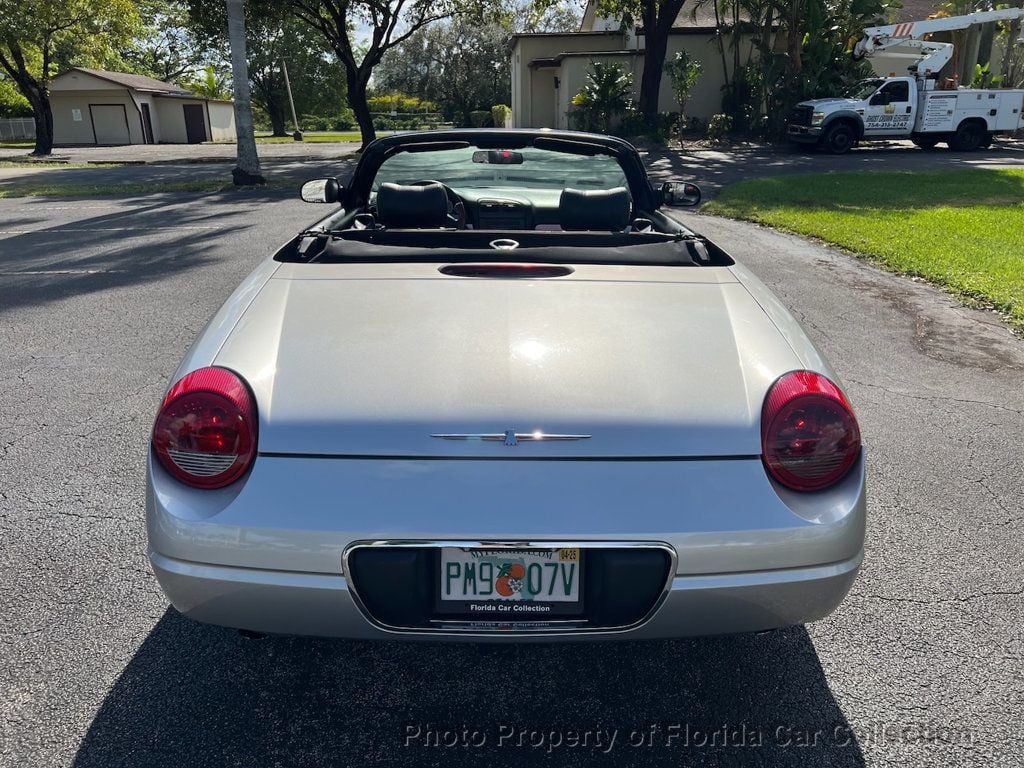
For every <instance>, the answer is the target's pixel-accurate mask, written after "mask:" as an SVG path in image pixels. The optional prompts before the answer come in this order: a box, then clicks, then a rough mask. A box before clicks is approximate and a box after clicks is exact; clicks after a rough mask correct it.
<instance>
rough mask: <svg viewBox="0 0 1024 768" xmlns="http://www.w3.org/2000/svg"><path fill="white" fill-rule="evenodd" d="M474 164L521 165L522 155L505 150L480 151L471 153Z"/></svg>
mask: <svg viewBox="0 0 1024 768" xmlns="http://www.w3.org/2000/svg"><path fill="white" fill-rule="evenodd" d="M473 162H474V163H490V164H491V165H522V164H523V153H522V152H511V151H509V150H507V149H481V150H478V151H476V152H474V153H473Z"/></svg>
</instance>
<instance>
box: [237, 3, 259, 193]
mask: <svg viewBox="0 0 1024 768" xmlns="http://www.w3.org/2000/svg"><path fill="white" fill-rule="evenodd" d="M227 4H228V41H229V43H230V45H231V79H232V80H233V85H234V92H235V136H236V137H237V141H238V143H237V145H236V148H237V161H236V165H235V168H234V170H232V171H231V176H232V178H233V179H234V181H235V184H236V185H237V186H241V185H252V184H265V183H266V179H264V178H263V174H262V173H261V171H260V157H259V155H258V154H257V153H256V135H255V133H254V129H253V124H252V101H251V96H250V93H249V66H248V64H247V62H246V58H245V15H244V11H243V8H242V0H227Z"/></svg>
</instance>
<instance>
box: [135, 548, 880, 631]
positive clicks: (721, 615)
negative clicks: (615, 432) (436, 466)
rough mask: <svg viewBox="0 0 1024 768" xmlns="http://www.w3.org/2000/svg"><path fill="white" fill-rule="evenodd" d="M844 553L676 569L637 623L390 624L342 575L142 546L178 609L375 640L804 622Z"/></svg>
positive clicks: (850, 577)
mask: <svg viewBox="0 0 1024 768" xmlns="http://www.w3.org/2000/svg"><path fill="white" fill-rule="evenodd" d="M862 558H863V552H859V553H857V555H856V556H855V557H853V558H851V559H849V560H845V561H843V562H840V563H832V564H829V565H820V566H815V567H810V568H788V569H782V570H773V571H757V572H749V573H730V574H714V575H705V576H675V577H673V578H672V581H671V584H670V586H669V589H668V591H667V593H666V594H665V597H664V599H663V601H662V602H661V604H660V605H659V606H658V607H657V608H656V610H655V611H654V612H653V613H652V615H651V616H650V617H649V618H647V619H646V620H645V621H644V622H642V623H641V624H639V625H638V626H636V627H633V628H631V629H624V630H582V631H575V632H557V631H555V632H539V631H516V630H514V629H511V630H508V631H496V632H476V631H472V630H465V631H451V632H440V631H414V632H410V631H394V630H389V629H386V628H384V627H382V626H380V625H377V624H376V623H374V622H373V621H372V620H371V619H369V618H368V617H367V616H366V615H364V613H363V612H362V610H361V609H360V607H359V605H358V602H357V601H356V600H355V599H354V596H353V594H352V592H351V590H350V585H349V582H348V580H347V579H346V578H345V576H343V575H336V574H307V573H287V572H280V571H261V570H255V569H251V568H232V567H226V566H216V565H203V564H199V563H190V562H185V561H181V560H175V559H173V558H169V557H165V556H163V555H161V554H159V553H156V552H152V551H151V552H150V562H151V563H152V565H153V570H154V572H155V573H156V576H157V580H158V581H159V582H160V586H161V587H162V588H163V590H164V592H165V593H166V594H167V596H168V597H169V598H170V600H171V603H172V604H173V605H174V607H175V608H177V609H178V611H180V612H181V613H182V614H184V615H185V616H188V617H189V618H192V619H195V620H197V621H204V622H210V623H214V624H220V625H225V626H230V627H237V628H239V629H248V630H253V631H257V632H268V633H282V634H298V635H319V636H325V637H344V638H352V639H366V640H380V639H387V638H392V639H394V638H408V639H422V640H439V639H444V640H470V641H481V640H487V641H495V642H501V641H516V642H523V641H541V642H543V641H551V640H594V639H621V640H656V639H666V638H674V637H686V636H693V635H713V634H727V633H732V632H753V631H760V630H766V629H773V628H776V627H783V626H790V625H794V624H804V623H806V622H809V621H815V620H817V619H821V618H823V617H825V616H827V615H828V614H829V613H831V612H832V611H833V610H835V608H836V607H837V606H838V605H839V603H840V602H841V601H842V599H843V597H844V596H845V595H846V593H847V591H848V590H849V589H850V585H851V584H852V583H853V581H854V578H855V577H856V575H857V570H858V569H859V567H860V564H861V560H862Z"/></svg>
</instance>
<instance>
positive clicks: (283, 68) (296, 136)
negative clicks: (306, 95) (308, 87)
mask: <svg viewBox="0 0 1024 768" xmlns="http://www.w3.org/2000/svg"><path fill="white" fill-rule="evenodd" d="M281 71H282V72H284V87H285V89H286V90H287V91H288V103H289V104H290V105H291V108H292V125H294V126H295V133H293V134H292V138H293V139H295V140H296V141H302V129H301V128H300V127H299V118H297V117H296V116H295V99H293V98H292V83H291V80H289V79H288V65H287V64H286V63H285V61H284V59H281Z"/></svg>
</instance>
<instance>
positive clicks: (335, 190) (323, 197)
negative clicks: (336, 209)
mask: <svg viewBox="0 0 1024 768" xmlns="http://www.w3.org/2000/svg"><path fill="white" fill-rule="evenodd" d="M341 190H342V186H341V184H340V183H339V182H338V180H337V179H335V178H334V177H331V178H328V179H312V180H310V181H307V182H306V183H305V184H303V185H302V188H301V189H299V197H301V198H302V201H303V202H305V203H336V202H338V201H339V200H340V199H341Z"/></svg>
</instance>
